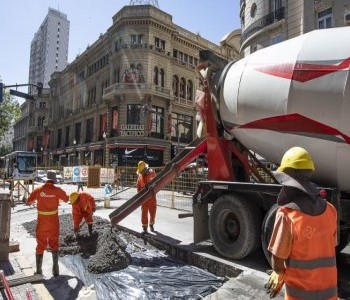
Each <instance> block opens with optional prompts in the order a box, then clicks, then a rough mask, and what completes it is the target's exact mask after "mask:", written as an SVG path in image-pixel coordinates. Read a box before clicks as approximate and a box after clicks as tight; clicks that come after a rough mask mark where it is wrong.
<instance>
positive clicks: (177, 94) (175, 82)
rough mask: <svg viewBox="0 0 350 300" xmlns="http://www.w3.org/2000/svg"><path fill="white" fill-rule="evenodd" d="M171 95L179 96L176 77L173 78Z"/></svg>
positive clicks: (177, 78)
mask: <svg viewBox="0 0 350 300" xmlns="http://www.w3.org/2000/svg"><path fill="white" fill-rule="evenodd" d="M173 93H174V96H175V97H178V96H179V77H177V76H176V75H174V77H173Z"/></svg>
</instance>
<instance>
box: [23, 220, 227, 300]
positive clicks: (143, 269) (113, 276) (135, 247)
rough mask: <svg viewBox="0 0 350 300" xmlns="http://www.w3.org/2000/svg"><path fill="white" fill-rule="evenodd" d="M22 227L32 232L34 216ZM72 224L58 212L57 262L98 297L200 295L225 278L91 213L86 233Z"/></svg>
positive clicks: (208, 292)
mask: <svg viewBox="0 0 350 300" xmlns="http://www.w3.org/2000/svg"><path fill="white" fill-rule="evenodd" d="M23 226H24V228H25V229H26V230H27V231H28V232H29V233H30V234H31V235H32V236H35V226H36V221H35V220H33V221H30V222H26V223H24V224H23ZM72 228H73V223H72V215H71V214H64V215H60V249H59V255H60V262H61V263H63V264H64V265H65V266H66V267H67V268H68V269H69V270H70V271H71V272H73V273H74V274H75V275H76V276H77V277H78V278H79V279H80V280H81V281H82V282H83V284H84V286H85V287H87V288H88V289H90V288H91V287H92V289H93V290H94V291H95V292H96V296H97V298H98V299H130V300H131V299H135V297H136V298H137V299H140V298H142V299H146V298H147V299H164V298H169V297H171V296H174V295H177V296H178V297H179V298H186V299H200V298H202V297H204V296H206V295H209V294H211V293H213V292H214V291H215V290H216V289H217V288H219V287H220V286H221V285H222V284H223V282H224V281H225V280H224V279H223V278H219V277H217V276H214V275H213V274H211V273H209V272H207V271H204V270H202V269H200V268H197V267H194V266H190V265H186V264H184V263H183V262H182V261H180V260H177V259H173V258H171V257H169V256H168V255H166V254H165V253H164V252H163V251H160V250H158V249H157V248H155V247H153V246H152V245H150V243H147V242H146V240H145V239H142V238H138V237H137V236H134V235H132V234H130V233H128V232H125V231H123V230H121V229H120V228H119V227H117V226H112V225H111V224H110V222H108V221H107V220H106V219H103V218H100V217H97V216H94V224H93V232H92V235H91V236H89V233H88V226H87V225H86V224H85V223H82V224H81V226H80V229H79V232H78V233H77V234H74V232H73V229H72ZM48 251H49V250H48ZM194 279H195V283H196V284H194ZM89 291H90V290H89Z"/></svg>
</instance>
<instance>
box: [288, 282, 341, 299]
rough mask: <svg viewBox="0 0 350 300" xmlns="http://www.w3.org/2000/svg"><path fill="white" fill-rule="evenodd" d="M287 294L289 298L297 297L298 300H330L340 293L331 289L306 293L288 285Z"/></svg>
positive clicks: (333, 288)
mask: <svg viewBox="0 0 350 300" xmlns="http://www.w3.org/2000/svg"><path fill="white" fill-rule="evenodd" d="M286 292H287V293H288V295H289V296H291V297H295V298H298V299H312V300H323V299H330V298H332V297H335V296H336V295H337V293H338V288H337V287H331V288H328V289H324V290H317V291H306V290H301V289H298V288H295V287H291V286H289V285H287V284H286Z"/></svg>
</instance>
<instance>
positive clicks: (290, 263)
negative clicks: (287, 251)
mask: <svg viewBox="0 0 350 300" xmlns="http://www.w3.org/2000/svg"><path fill="white" fill-rule="evenodd" d="M286 265H287V267H289V268H297V269H308V270H312V269H317V268H329V267H335V266H336V265H337V263H336V259H335V257H325V258H317V259H313V260H300V259H295V258H289V259H287V261H286Z"/></svg>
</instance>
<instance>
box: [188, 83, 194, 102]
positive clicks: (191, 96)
mask: <svg viewBox="0 0 350 300" xmlns="http://www.w3.org/2000/svg"><path fill="white" fill-rule="evenodd" d="M187 100H193V82H192V80H188V81H187Z"/></svg>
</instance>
